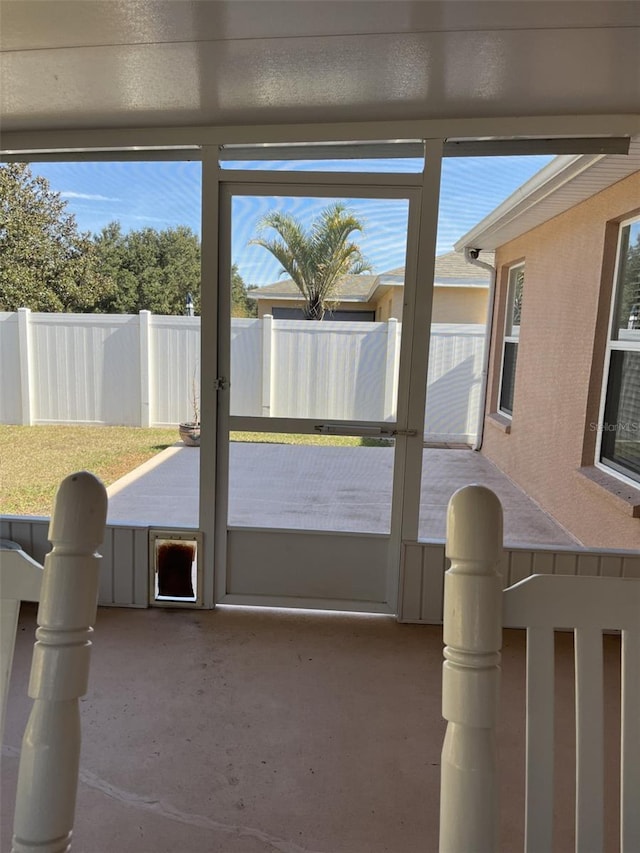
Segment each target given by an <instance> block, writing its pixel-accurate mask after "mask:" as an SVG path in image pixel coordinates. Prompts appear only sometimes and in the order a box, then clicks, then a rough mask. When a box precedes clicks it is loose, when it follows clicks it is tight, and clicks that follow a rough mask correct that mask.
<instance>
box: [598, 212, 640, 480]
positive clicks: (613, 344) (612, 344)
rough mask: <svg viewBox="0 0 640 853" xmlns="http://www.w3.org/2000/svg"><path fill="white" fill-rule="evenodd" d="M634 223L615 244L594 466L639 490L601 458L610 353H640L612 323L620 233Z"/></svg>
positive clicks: (632, 220) (638, 346) (635, 343)
mask: <svg viewBox="0 0 640 853" xmlns="http://www.w3.org/2000/svg"><path fill="white" fill-rule="evenodd" d="M636 222H640V216H632V217H630V218H629V219H625V220H623V221H622V222H620V224H619V226H618V239H617V243H616V263H615V267H614V272H613V288H612V290H611V305H610V310H609V325H608V327H607V328H608V333H607V349H606V352H605V358H604V371H603V375H602V391H601V395H600V409H599V414H598V422H597V424H596V427H597V431H598V435H597V440H596V453H595V466H596V468H599V469H601V470H602V471H606V473H607V474H608V475H610V476H611V477H615V478H616V479H617V480H621V481H622V482H623V483H627V484H628V485H630V486H632V487H633V488H635V489H640V481H639V480H637V479H634V478H632V477H627V476H626V475H625V474H623V473H622V471H620V470H619V469H617V468H613V467H612V466H611V465H608V464H607V463H606V462H603V461H602V459H601V457H602V437H603V435H604V432H603V429H602V427H603V425H604V416H605V406H606V402H607V391H608V384H609V369H610V366H611V353H612V352H614V351H618V352H638V353H640V340H638V341H626V340H623V341H621V340H617V339H616V340H614V328H613V327H614V323H615V322H616V308H617V303H618V288H619V284H620V282H619V280H618V279H619V273H620V247H621V244H622V232H623V230H624V228H626V227H627V226H628V225H633V224H634V223H636Z"/></svg>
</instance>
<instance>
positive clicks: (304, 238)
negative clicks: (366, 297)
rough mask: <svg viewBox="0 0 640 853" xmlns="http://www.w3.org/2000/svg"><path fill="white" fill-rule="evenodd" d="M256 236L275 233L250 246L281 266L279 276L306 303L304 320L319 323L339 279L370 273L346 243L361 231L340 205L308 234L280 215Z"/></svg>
mask: <svg viewBox="0 0 640 853" xmlns="http://www.w3.org/2000/svg"><path fill="white" fill-rule="evenodd" d="M257 230H258V234H259V235H262V234H263V233H264V232H265V231H267V230H272V231H275V232H276V235H277V236H276V237H271V238H269V239H265V238H264V237H262V236H258V237H255V238H254V239H253V240H251V241H250V244H251V245H256V246H262V247H263V248H265V249H268V251H269V252H271V254H272V255H273V256H274V257H275V258H276V259H277V260H278V261H279V262H280V263H281V264H282V274H285V273H286V274H287V275H289V277H290V278H291V279H292V281H293V282H294V283H295V285H296V287H297V288H298V290H299V291H300V292H301V293H302V295H303V297H304V300H305V304H304V309H303V310H304V315H305V318H306V319H307V320H322V318H323V317H324V314H325V311H326V310H327V309H328V308H330V307H331V305H332V303H334V302H335V297H336V294H337V290H338V285H339V282H340V279H341V278H342V277H343V276H345V275H358V274H360V273H363V272H367V271H368V270H370V269H371V267H370V265H369V264H368V263H367V261H366V260H365V259H364V257H363V256H362V253H361V251H360V247H359V246H358V244H357V243H355V242H353V241H351V240H350V239H349V238H350V237H351V235H352V234H353V233H354V232H355V231H359V232H360V233H362V231H363V230H364V225H363V223H362V222H361V220H360V219H358V218H357V217H356V216H354V215H353V214H352V213H351V212H350V211H349V210H347V208H346V206H345V205H344V204H341V203H339V202H337V203H335V204H331V205H329V206H328V207H326V208H325V209H324V210H322V211H321V212H320V214H319V215H318V217H317V218H316V219H315V220H314V221H313V222H312V223H311V226H310V228H309V230H308V231H306V230H305V228H304V226H303V225H302V223H301V222H300V221H299V220H298V219H296V218H295V217H294V216H291V215H290V214H288V213H279V212H278V211H272V212H270V213H267V214H266V216H264V217H263V218H262V219H261V220H260V221H259V222H258V226H257Z"/></svg>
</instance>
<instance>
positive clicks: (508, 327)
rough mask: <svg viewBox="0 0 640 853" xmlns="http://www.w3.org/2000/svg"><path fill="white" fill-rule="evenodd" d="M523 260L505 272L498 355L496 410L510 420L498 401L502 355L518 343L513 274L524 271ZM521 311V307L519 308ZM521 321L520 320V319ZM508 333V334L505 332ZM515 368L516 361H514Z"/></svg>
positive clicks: (499, 397)
mask: <svg viewBox="0 0 640 853" xmlns="http://www.w3.org/2000/svg"><path fill="white" fill-rule="evenodd" d="M524 266H525V262H524V261H519V262H518V263H517V264H511V265H510V266H509V267H508V272H507V295H506V302H505V312H504V326H503V334H502V354H501V357H500V382H499V383H498V399H497V402H496V408H497V411H498V412H499V413H500V414H501V415H502V416H503V417H505V418H509V420H512V418H513V412H508V411H506V410H505V409H503V408H501V406H500V401H501V399H502V382H503V379H504V356H505V351H506V345H507V344H516V346H517V345H518V344H519V343H520V325H518V327H517V328H518V331H517V333H516V334H515V335H514V334H513V322H512V318H513V295H514V291H515V276H516V273H517V271H518V270H522V271H524ZM522 286H523V290H524V281H523V285H522ZM521 311H522V309H521ZM520 322H521V323H522V320H521V321H520ZM507 333H509V334H507ZM516 369H517V363H516ZM515 380H516V378H515V375H514V377H513V383H514V387H515Z"/></svg>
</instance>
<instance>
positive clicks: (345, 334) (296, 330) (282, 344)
mask: <svg viewBox="0 0 640 853" xmlns="http://www.w3.org/2000/svg"><path fill="white" fill-rule="evenodd" d="M273 333H274V340H273V363H272V377H274V378H275V381H274V383H273V386H272V392H271V393H272V405H271V415H272V416H275V417H281V418H286V417H291V418H323V419H327V420H338V419H345V420H371V421H380V420H384V419H385V412H384V398H385V395H384V390H385V376H386V363H387V361H386V356H387V325H386V323H358V322H355V323H348V322H336V321H334V322H331V321H328V322H322V323H312V322H309V321H305V320H274V321H273Z"/></svg>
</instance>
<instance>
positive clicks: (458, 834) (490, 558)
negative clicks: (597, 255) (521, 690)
mask: <svg viewBox="0 0 640 853" xmlns="http://www.w3.org/2000/svg"><path fill="white" fill-rule="evenodd" d="M501 553H502V507H501V505H500V501H499V500H498V498H497V497H496V495H495V494H494V493H493V492H492V491H491V490H490V489H487V488H485V487H484V486H477V485H473V486H465V487H464V488H463V489H459V490H458V491H457V492H456V493H455V494H454V495H453V497H452V498H451V500H450V502H449V509H448V513H447V546H446V554H447V557H448V558H449V559H450V560H451V568H450V569H449V570H448V571H447V572H446V574H445V585H444V642H445V650H444V657H445V663H444V665H443V672H442V716H443V717H444V718H445V720H447V731H446V735H445V739H444V745H443V748H442V765H441V777H440V778H441V784H440V853H470V851H473V853H496V851H497V850H498V846H499V845H498V768H497V749H496V740H495V728H496V721H497V715H498V703H499V692H500V649H501V647H502V578H501V576H500V572H499V565H500V557H501Z"/></svg>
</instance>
